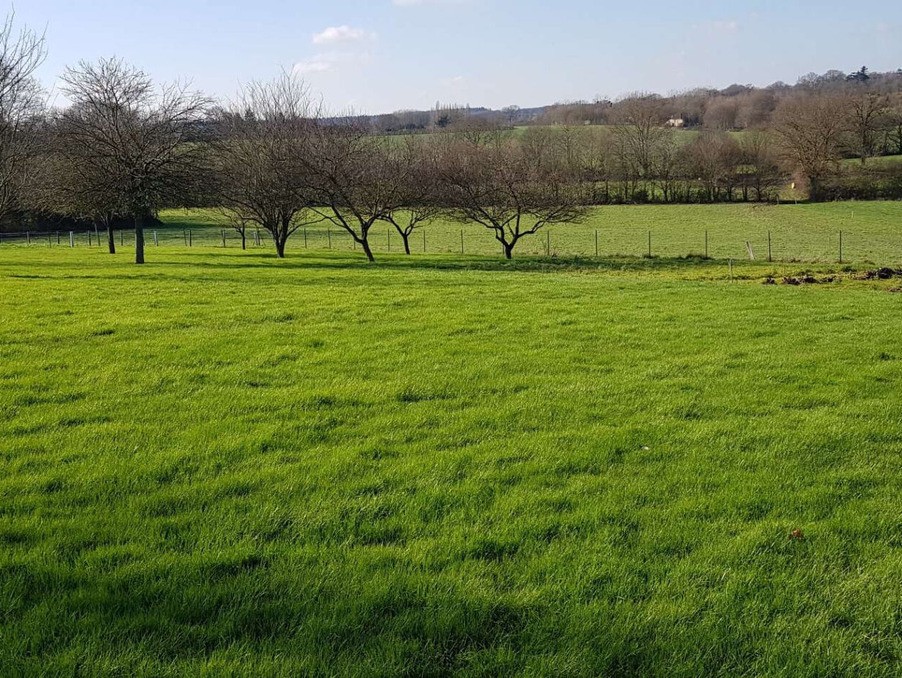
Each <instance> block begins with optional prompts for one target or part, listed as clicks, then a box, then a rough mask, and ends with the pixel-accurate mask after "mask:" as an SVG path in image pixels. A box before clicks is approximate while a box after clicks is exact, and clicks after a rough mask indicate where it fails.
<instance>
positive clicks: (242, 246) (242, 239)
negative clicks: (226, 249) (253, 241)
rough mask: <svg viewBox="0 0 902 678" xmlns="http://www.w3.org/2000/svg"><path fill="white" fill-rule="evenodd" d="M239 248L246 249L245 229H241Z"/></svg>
mask: <svg viewBox="0 0 902 678" xmlns="http://www.w3.org/2000/svg"><path fill="white" fill-rule="evenodd" d="M241 249H243V250H246V249H247V233H246V232H245V231H241Z"/></svg>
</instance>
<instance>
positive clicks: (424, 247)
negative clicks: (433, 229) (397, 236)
mask: <svg viewBox="0 0 902 678" xmlns="http://www.w3.org/2000/svg"><path fill="white" fill-rule="evenodd" d="M423 254H426V229H425V228H424V229H423Z"/></svg>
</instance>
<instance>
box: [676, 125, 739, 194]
mask: <svg viewBox="0 0 902 678" xmlns="http://www.w3.org/2000/svg"><path fill="white" fill-rule="evenodd" d="M686 154H687V156H688V158H689V166H690V171H691V172H692V175H693V176H697V177H698V178H699V179H700V180H701V183H702V190H703V191H704V200H706V201H707V202H717V201H720V200H732V199H733V189H734V187H735V185H736V181H737V174H736V170H737V167H738V166H739V164H740V154H739V145H738V144H737V143H736V142H735V141H734V140H733V139H732V138H731V137H730V136H729V135H727V134H726V133H724V132H706V133H704V134H702V135H700V136H698V137H696V138H695V139H694V140H693V141H692V143H690V144H689V145H688V146H687V147H686Z"/></svg>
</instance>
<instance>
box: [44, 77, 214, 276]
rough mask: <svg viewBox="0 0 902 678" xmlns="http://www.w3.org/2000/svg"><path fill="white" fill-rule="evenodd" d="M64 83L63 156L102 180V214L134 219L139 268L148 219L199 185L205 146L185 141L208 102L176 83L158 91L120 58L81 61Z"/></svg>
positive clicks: (190, 197)
mask: <svg viewBox="0 0 902 678" xmlns="http://www.w3.org/2000/svg"><path fill="white" fill-rule="evenodd" d="M62 80H63V87H62V90H63V92H64V93H65V94H66V95H67V97H68V98H69V100H70V101H71V102H72V105H71V106H70V108H69V109H68V110H67V111H66V112H65V113H64V114H63V116H62V121H61V129H62V135H63V139H64V143H63V147H64V148H65V149H66V151H65V152H66V153H68V154H71V156H70V157H71V159H72V160H73V161H78V162H86V163H89V164H90V166H91V167H92V170H96V171H97V172H98V175H103V176H105V177H106V178H107V180H108V186H109V188H110V192H111V193H113V194H114V195H115V199H112V198H111V203H110V209H109V210H108V211H109V212H113V213H115V212H116V210H118V209H120V208H121V209H123V210H124V211H125V213H126V214H128V216H129V217H130V218H131V219H132V220H133V221H134V225H135V263H137V264H143V263H144V225H145V223H146V221H147V219H148V218H150V217H151V216H152V215H153V214H155V213H156V212H157V211H158V210H159V209H160V208H162V207H169V206H176V205H180V204H187V203H189V202H193V201H194V199H195V198H196V194H197V191H198V190H199V187H200V186H202V184H203V183H204V177H205V175H206V172H205V170H206V169H207V164H206V160H207V159H206V154H205V148H204V146H203V145H202V144H198V143H189V142H191V141H194V137H195V130H196V126H197V123H198V121H199V120H201V119H202V118H203V116H204V113H205V111H206V109H207V108H208V106H209V103H210V102H209V100H208V99H207V98H206V97H204V96H202V95H200V94H199V93H196V92H192V91H190V90H189V89H187V88H186V87H184V86H182V85H167V86H162V87H156V86H154V84H153V82H152V81H151V79H150V78H149V76H147V75H146V74H145V73H144V72H143V71H141V70H139V69H137V68H134V67H133V66H130V65H128V64H126V63H125V62H123V61H121V60H119V59H101V60H100V61H98V62H97V63H96V64H91V63H87V62H81V63H79V65H78V66H76V67H73V68H69V69H67V70H66V72H65V74H64V75H63V77H62Z"/></svg>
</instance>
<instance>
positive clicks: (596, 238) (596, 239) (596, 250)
mask: <svg viewBox="0 0 902 678" xmlns="http://www.w3.org/2000/svg"><path fill="white" fill-rule="evenodd" d="M595 258H596V259H597V258H598V229H597V228H596V229H595Z"/></svg>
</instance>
